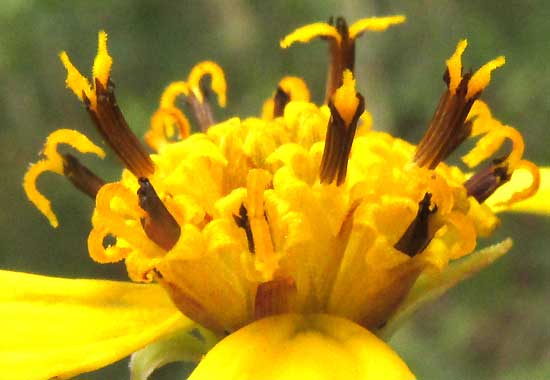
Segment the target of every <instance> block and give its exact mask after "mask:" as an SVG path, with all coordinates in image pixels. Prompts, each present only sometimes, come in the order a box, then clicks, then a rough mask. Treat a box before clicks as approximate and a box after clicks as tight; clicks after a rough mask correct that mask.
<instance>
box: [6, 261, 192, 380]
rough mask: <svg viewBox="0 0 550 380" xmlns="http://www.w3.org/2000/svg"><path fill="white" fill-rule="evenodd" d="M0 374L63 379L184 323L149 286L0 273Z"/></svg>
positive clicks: (13, 378)
mask: <svg viewBox="0 0 550 380" xmlns="http://www.w3.org/2000/svg"><path fill="white" fill-rule="evenodd" d="M0 288H1V292H0V325H1V326H2V339H1V340H0V368H1V371H0V379H6V380H7V379H9V380H33V379H51V378H54V377H55V378H68V377H72V376H75V375H77V374H79V373H83V372H89V371H92V370H95V369H97V368H101V367H104V366H106V365H108V364H111V363H113V362H115V361H117V360H119V359H122V358H124V357H125V356H128V355H129V354H131V353H133V352H135V351H137V350H139V349H140V348H142V347H144V346H145V345H147V344H148V343H150V342H153V341H156V340H158V339H159V338H161V337H163V336H165V335H166V334H169V333H172V332H174V331H176V330H177V329H181V328H184V327H185V326H187V325H188V324H190V323H191V322H190V321H189V319H187V318H186V317H185V316H183V314H181V313H180V312H179V311H178V310H177V309H176V308H175V306H173V304H172V302H171V301H170V300H169V299H168V297H167V296H166V295H165V293H164V291H163V290H162V289H161V288H160V287H159V286H156V285H138V284H133V283H125V282H114V281H100V280H69V279H61V278H53V277H44V276H37V275H32V274H26V273H19V272H9V271H0Z"/></svg>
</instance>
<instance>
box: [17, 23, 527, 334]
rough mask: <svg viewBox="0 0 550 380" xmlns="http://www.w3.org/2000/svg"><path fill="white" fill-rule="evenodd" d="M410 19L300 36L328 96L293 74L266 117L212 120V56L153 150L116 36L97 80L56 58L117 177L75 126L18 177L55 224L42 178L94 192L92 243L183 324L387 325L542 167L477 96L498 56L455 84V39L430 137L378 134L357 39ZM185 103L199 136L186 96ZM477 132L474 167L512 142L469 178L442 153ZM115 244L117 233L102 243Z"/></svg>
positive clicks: (154, 126) (179, 91)
mask: <svg viewBox="0 0 550 380" xmlns="http://www.w3.org/2000/svg"><path fill="white" fill-rule="evenodd" d="M403 21H404V18H403V17H401V16H393V17H386V18H380V19H364V20H360V21H358V22H357V23H355V24H353V25H351V26H350V27H349V28H348V26H347V24H346V23H345V21H343V19H337V21H336V26H333V25H332V24H313V25H310V26H306V27H303V28H300V29H298V30H296V31H295V32H293V33H292V34H290V35H289V36H287V37H286V38H285V39H284V40H283V41H282V42H281V45H282V46H283V47H287V46H289V45H291V44H292V43H294V42H296V41H301V42H305V41H309V40H310V39H312V38H314V37H318V36H319V37H322V38H325V39H328V40H329V43H330V52H331V66H330V69H329V81H328V85H327V98H326V103H327V104H326V105H322V106H317V105H315V104H313V103H310V102H309V91H308V90H307V87H306V86H305V84H304V83H303V81H302V80H301V79H299V78H296V77H287V78H284V79H283V80H282V81H281V82H280V83H279V86H278V87H277V91H276V92H275V94H274V96H273V98H272V99H270V100H268V101H267V102H266V103H265V104H264V109H263V116H262V118H247V119H239V118H232V119H229V120H226V121H224V122H221V123H217V122H216V121H215V118H214V114H213V111H212V106H211V104H210V102H209V99H208V96H207V93H206V91H207V90H205V89H204V88H203V87H202V86H201V84H200V83H201V79H202V78H203V77H204V76H205V75H209V76H210V77H211V78H212V81H211V82H212V89H213V91H214V92H215V93H216V95H217V97H218V102H219V104H220V105H222V106H223V105H225V87H226V84H225V79H224V77H223V72H222V71H221V69H220V68H219V66H218V65H216V64H215V63H213V62H203V63H201V64H199V65H197V66H196V67H195V68H194V69H193V70H192V72H191V74H190V76H189V78H188V80H187V81H186V82H183V81H180V82H175V83H173V84H171V85H170V86H168V87H167V89H166V91H165V93H164V94H163V96H162V97H161V102H160V106H159V109H158V110H157V111H156V112H155V114H154V115H153V118H152V120H151V129H150V130H149V131H148V133H147V134H146V136H145V140H146V142H147V144H148V145H149V146H150V147H151V149H153V150H154V153H153V154H151V155H149V154H148V153H147V150H146V148H145V147H144V146H142V145H141V143H140V142H139V140H138V139H137V138H136V137H135V136H134V134H133V133H132V132H131V129H130V128H129V127H128V125H127V123H126V121H125V120H124V117H123V115H122V112H121V110H120V109H119V107H118V106H117V104H116V100H115V96H114V87H113V85H112V83H111V81H110V66H111V61H112V60H111V59H110V56H109V55H108V53H107V45H106V35H105V34H104V33H103V32H102V33H100V37H99V50H98V56H97V58H96V61H95V63H94V74H93V75H94V78H93V79H94V81H93V84H94V85H93V87H92V86H90V84H89V82H88V81H87V80H86V79H85V78H84V77H83V76H82V75H81V74H80V73H79V72H78V71H77V70H76V68H74V66H72V64H71V63H70V61H69V58H68V56H67V55H66V54H65V53H63V54H62V55H61V58H62V61H63V63H64V65H65V67H66V68H67V71H68V77H67V85H68V87H70V88H71V89H72V90H73V91H74V92H75V94H76V95H77V96H78V97H79V98H81V100H83V101H84V103H85V105H86V108H87V110H88V112H89V115H90V116H91V118H92V120H93V122H94V123H95V125H96V126H97V128H98V129H99V130H100V131H101V132H102V135H103V137H104V138H105V140H106V141H107V142H108V143H109V145H110V146H111V148H112V149H113V150H114V151H115V153H116V154H117V155H118V157H119V158H120V159H121V160H122V162H123V163H124V165H125V167H126V170H124V171H123V173H122V176H121V179H120V181H118V182H115V183H107V184H105V183H104V182H103V181H102V180H101V179H100V178H99V177H98V176H97V175H95V174H93V173H91V172H90V171H89V170H87V169H86V168H85V167H83V166H82V165H81V164H80V163H79V162H78V161H77V160H76V159H75V158H74V157H73V156H70V155H60V154H59V153H58V152H57V145H58V144H61V143H64V144H69V145H72V146H73V147H75V148H76V149H77V150H79V151H81V152H93V153H96V154H98V155H102V154H103V152H102V151H101V149H99V148H98V147H97V146H95V145H94V144H93V143H92V142H91V141H89V140H88V139H87V138H86V137H84V136H82V135H80V134H78V133H77V132H75V131H67V130H61V131H57V132H54V134H52V135H51V136H50V138H49V139H48V141H47V143H46V147H45V149H44V155H45V159H44V160H43V161H40V162H38V163H37V164H35V165H33V166H32V167H31V168H30V169H29V171H28V173H27V175H26V177H25V190H26V192H27V194H28V196H29V198H30V199H31V200H32V201H33V202H34V203H35V204H36V205H37V207H38V208H39V209H40V210H41V211H42V212H43V213H44V214H45V215H46V216H47V217H48V218H49V219H50V221H51V222H52V224H53V225H56V223H57V221H56V219H55V215H54V214H53V212H52V211H51V208H50V205H49V202H48V201H47V199H46V198H45V197H43V196H42V195H41V194H40V193H39V192H38V190H37V189H36V185H35V182H36V178H37V177H38V176H39V175H40V174H41V173H42V172H44V171H54V172H57V173H59V174H64V175H66V176H67V177H68V178H69V179H70V180H71V181H72V182H73V183H74V184H75V185H76V186H77V187H78V188H80V189H81V190H83V191H84V192H85V193H87V194H88V195H90V196H91V197H93V198H95V199H96V208H95V211H94V215H93V218H92V224H93V229H92V231H91V232H90V235H89V239H88V247H89V251H90V255H91V257H92V258H93V259H94V260H96V261H98V262H102V263H107V262H115V261H119V260H123V259H124V260H125V262H126V267H127V269H128V274H129V276H130V278H131V279H132V280H134V281H144V282H149V281H157V282H159V283H160V284H161V285H162V286H163V287H164V288H165V289H166V291H167V292H168V293H169V294H170V295H171V297H172V299H173V301H174V303H175V304H176V305H177V306H178V307H179V308H180V309H181V310H182V312H183V313H185V314H186V315H187V316H189V317H190V318H192V319H194V320H195V321H197V322H199V323H200V324H202V325H204V326H206V327H208V328H210V329H212V330H215V331H218V332H227V331H234V330H236V329H238V328H240V327H242V326H244V325H246V324H248V323H250V322H251V321H253V320H255V319H259V318H263V317H265V316H269V315H273V314H279V313H287V312H297V313H328V314H333V315H338V316H343V317H345V318H348V319H351V320H353V321H356V322H357V323H360V324H362V325H363V326H365V327H367V328H369V329H371V330H376V329H377V328H379V327H380V326H382V325H383V324H384V323H385V322H386V321H387V320H388V318H389V317H390V316H391V315H392V313H393V312H394V311H395V309H396V307H397V306H398V305H399V304H400V302H401V301H402V300H403V298H404V297H405V296H406V295H407V293H408V291H409V290H410V288H411V286H412V285H413V284H414V282H415V281H416V279H417V277H418V276H419V274H420V273H422V272H423V271H426V270H443V269H444V268H445V266H446V265H447V263H448V262H449V260H454V259H457V258H460V257H462V256H464V255H466V254H468V253H470V252H472V251H473V249H474V248H475V245H476V241H477V239H478V237H480V236H487V235H488V234H490V233H491V231H492V230H493V229H494V228H495V227H496V225H497V219H496V217H495V216H494V215H493V214H492V212H491V211H490V209H489V208H488V207H487V206H485V205H484V204H483V203H482V202H483V201H484V200H485V199H486V198H488V197H489V196H490V195H491V194H492V192H493V191H494V190H495V189H496V188H497V187H499V186H500V185H502V184H503V183H505V182H506V181H507V180H508V179H509V178H510V176H511V174H512V172H513V171H514V170H515V169H516V168H519V167H524V168H528V169H529V170H530V173H531V175H532V178H533V184H532V185H531V186H529V187H528V188H527V189H525V190H524V191H522V192H520V193H518V194H515V195H514V197H513V198H512V199H511V201H517V200H519V199H523V198H525V197H528V196H529V195H531V194H532V193H533V191H535V190H536V187H537V175H538V172H537V169H536V167H534V165H532V164H530V163H529V162H528V161H524V160H522V158H521V157H522V154H523V140H522V138H521V135H519V133H517V131H515V130H514V129H513V128H511V127H508V126H504V125H502V124H500V122H498V121H497V120H496V119H494V118H492V116H491V115H490V112H489V111H488V109H486V108H484V103H482V102H480V101H479V100H478V98H479V97H480V95H481V93H482V91H483V89H484V88H485V87H486V86H487V84H488V82H489V78H490V72H491V71H492V70H493V69H495V68H496V67H498V66H500V65H502V64H503V62H504V59H503V58H497V59H496V60H494V61H490V62H489V63H488V64H486V65H485V66H483V67H482V68H481V69H479V70H478V71H477V72H475V73H474V74H473V75H470V74H466V75H464V76H462V66H461V55H462V52H463V51H464V49H465V47H466V46H465V45H466V42H465V41H462V42H461V43H460V44H459V45H458V47H457V50H456V52H455V54H453V56H452V57H451V59H449V60H448V62H447V70H446V76H445V78H446V83H447V87H448V88H447V89H446V90H445V92H444V94H443V95H442V98H441V101H440V103H439V105H438V107H437V109H436V112H435V114H434V117H433V120H432V122H431V123H430V126H429V129H428V132H427V133H426V135H425V136H424V138H423V139H422V141H421V142H420V144H419V145H418V147H415V146H413V145H411V144H409V143H407V142H405V141H403V140H400V139H398V138H394V137H392V136H390V135H389V134H386V133H383V132H376V131H373V130H371V117H370V114H369V113H368V112H367V111H365V100H364V98H363V96H362V95H361V94H359V93H358V92H357V90H356V86H355V79H354V76H353V67H354V62H353V60H354V58H353V57H354V49H355V45H354V44H355V39H356V38H357V37H358V36H359V35H361V34H362V33H363V32H365V31H368V30H374V31H377V30H383V29H386V28H387V27H388V26H390V25H392V24H396V23H400V22H403ZM180 95H183V96H185V97H186V99H187V104H188V105H189V108H190V110H191V112H192V114H193V115H194V119H195V121H196V124H197V126H198V127H199V129H200V130H201V131H202V132H201V133H194V134H190V123H189V121H188V119H187V118H186V116H185V115H184V113H183V112H182V111H181V110H180V109H179V108H177V107H176V106H175V100H176V98H177V97H178V96H180ZM480 134H483V135H484V136H483V137H482V138H481V139H480V141H479V143H478V145H476V147H475V148H474V149H473V150H472V151H471V152H470V153H469V154H468V155H467V156H465V157H464V161H465V162H466V163H467V164H468V165H470V166H475V165H477V164H478V163H479V162H480V161H482V160H485V159H486V158H488V157H490V156H491V155H493V154H494V153H495V152H496V151H497V150H498V148H499V147H500V146H501V145H502V143H503V142H504V141H505V140H506V139H509V140H511V141H512V145H513V148H512V151H511V152H510V154H509V155H508V156H506V157H505V158H504V159H499V160H496V161H494V162H493V164H491V166H490V167H489V168H488V169H483V170H481V171H479V172H478V173H476V174H474V175H473V176H472V177H470V178H469V179H467V176H466V175H465V174H463V173H462V172H461V171H460V170H459V169H458V168H456V167H450V166H447V165H446V164H445V163H443V162H442V161H443V160H444V159H445V158H446V157H447V156H448V155H449V154H451V153H452V151H453V150H454V149H455V148H456V147H457V146H458V145H459V144H460V143H461V142H462V141H463V140H464V139H466V138H468V137H470V136H477V135H480ZM108 237H115V238H116V242H115V243H114V244H112V245H110V246H106V244H105V241H106V238H108Z"/></svg>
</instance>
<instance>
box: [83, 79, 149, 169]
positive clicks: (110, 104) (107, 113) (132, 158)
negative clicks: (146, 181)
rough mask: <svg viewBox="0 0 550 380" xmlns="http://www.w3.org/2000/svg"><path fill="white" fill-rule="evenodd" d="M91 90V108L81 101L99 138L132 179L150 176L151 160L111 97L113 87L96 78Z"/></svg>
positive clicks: (88, 104) (113, 97) (113, 96)
mask: <svg viewBox="0 0 550 380" xmlns="http://www.w3.org/2000/svg"><path fill="white" fill-rule="evenodd" d="M95 91H96V96H97V106H96V108H95V109H92V108H91V106H90V101H89V99H88V98H87V97H86V95H85V94H84V95H83V99H84V104H85V105H86V109H87V110H88V113H89V114H90V117H91V118H92V121H93V122H94V123H95V125H96V127H97V129H98V130H99V132H100V133H101V135H102V136H103V139H104V140H105V141H106V142H107V144H109V146H110V147H111V149H113V151H114V152H115V153H116V155H117V156H118V157H119V158H120V159H121V160H122V162H123V163H124V166H126V168H128V170H130V171H131V172H132V173H133V174H134V175H135V176H136V177H148V176H150V175H151V174H153V172H154V166H153V161H151V158H150V157H149V154H148V153H147V151H146V150H145V148H144V147H143V145H142V144H141V142H140V141H139V140H138V138H137V137H136V135H135V134H134V133H133V132H132V130H131V129H130V127H129V126H128V123H127V122H126V120H125V119H124V115H123V114H122V112H121V110H120V108H119V107H118V104H117V101H116V98H115V93H114V86H113V84H112V83H111V82H110V81H109V85H108V87H107V88H105V87H104V86H103V85H102V84H101V82H100V81H99V80H98V79H97V78H96V81H95Z"/></svg>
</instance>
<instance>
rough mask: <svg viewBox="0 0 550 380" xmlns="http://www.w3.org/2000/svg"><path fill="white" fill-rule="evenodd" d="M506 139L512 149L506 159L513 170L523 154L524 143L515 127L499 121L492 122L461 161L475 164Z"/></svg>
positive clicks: (471, 165) (495, 149)
mask: <svg viewBox="0 0 550 380" xmlns="http://www.w3.org/2000/svg"><path fill="white" fill-rule="evenodd" d="M506 139H509V140H510V141H511V142H512V151H511V152H510V155H509V156H508V157H507V159H506V161H507V162H508V165H509V166H510V169H512V170H513V169H514V167H515V165H516V164H517V163H518V162H519V161H520V160H521V157H522V156H523V151H524V150H525V143H524V142H523V137H522V136H521V134H520V133H519V132H518V131H517V130H516V129H514V128H512V127H510V126H507V125H502V124H500V123H499V124H496V123H493V126H492V129H491V130H490V131H489V132H488V133H487V134H486V135H485V136H483V137H482V138H481V139H480V140H479V141H478V142H477V144H476V146H475V147H474V148H473V149H472V150H471V151H470V152H468V153H467V154H465V155H464V156H462V161H463V162H464V163H465V164H466V165H468V166H469V167H474V166H477V165H478V164H479V163H480V162H481V161H483V160H485V159H487V158H489V157H491V156H492V155H493V154H494V153H495V152H496V151H497V150H498V149H499V148H500V147H501V146H502V144H503V143H504V141H505V140H506Z"/></svg>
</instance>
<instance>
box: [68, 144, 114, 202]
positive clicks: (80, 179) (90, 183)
mask: <svg viewBox="0 0 550 380" xmlns="http://www.w3.org/2000/svg"><path fill="white" fill-rule="evenodd" d="M62 157H63V174H64V175H65V177H67V179H68V180H69V181H71V183H72V184H73V185H74V186H75V187H76V188H77V189H78V190H80V191H82V192H83V193H84V194H86V195H88V196H89V197H90V198H92V199H95V197H96V195H97V192H98V191H99V189H100V188H101V187H102V186H103V185H104V184H105V181H104V180H103V179H101V178H100V177H98V176H97V175H96V174H95V173H93V172H92V171H91V170H90V169H88V168H87V167H85V166H84V165H82V164H81V163H80V162H79V161H78V160H77V159H76V157H74V156H73V155H71V154H63V155H62Z"/></svg>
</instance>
